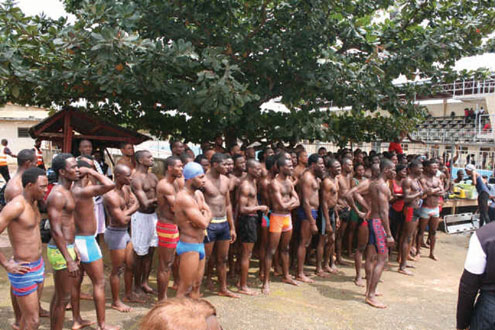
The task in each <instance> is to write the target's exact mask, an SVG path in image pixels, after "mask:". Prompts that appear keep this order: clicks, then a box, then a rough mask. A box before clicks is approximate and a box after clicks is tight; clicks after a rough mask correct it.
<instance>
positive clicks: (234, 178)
mask: <svg viewBox="0 0 495 330" xmlns="http://www.w3.org/2000/svg"><path fill="white" fill-rule="evenodd" d="M232 158H233V169H232V172H231V173H229V175H228V177H229V180H230V188H229V190H230V201H231V204H232V206H233V207H232V212H233V214H234V226H235V228H237V229H238V221H239V217H238V215H239V205H238V203H237V195H238V191H239V185H240V183H241V180H242V179H243V178H244V177H245V175H246V158H245V157H244V156H243V155H240V154H235V155H233V156H232ZM229 163H230V162H229ZM240 254H241V250H240V243H239V242H238V241H237V242H234V244H232V246H231V247H230V249H229V273H228V277H229V278H234V277H235V276H236V274H239V271H240ZM234 257H235V259H236V263H234ZM210 273H211V272H210Z"/></svg>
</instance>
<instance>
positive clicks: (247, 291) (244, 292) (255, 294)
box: [239, 286, 259, 296]
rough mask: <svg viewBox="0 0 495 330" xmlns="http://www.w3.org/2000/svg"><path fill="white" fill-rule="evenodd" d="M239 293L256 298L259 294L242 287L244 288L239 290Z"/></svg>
mask: <svg viewBox="0 0 495 330" xmlns="http://www.w3.org/2000/svg"><path fill="white" fill-rule="evenodd" d="M239 293H242V294H245V295H248V296H257V295H258V294H259V293H258V292H255V291H253V290H251V289H250V288H248V287H247V286H246V287H244V288H239Z"/></svg>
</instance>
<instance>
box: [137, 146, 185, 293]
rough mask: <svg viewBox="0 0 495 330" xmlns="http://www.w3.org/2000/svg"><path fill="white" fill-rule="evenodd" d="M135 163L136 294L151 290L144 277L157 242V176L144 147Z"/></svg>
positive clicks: (149, 268)
mask: <svg viewBox="0 0 495 330" xmlns="http://www.w3.org/2000/svg"><path fill="white" fill-rule="evenodd" d="M179 143H180V142H179ZM181 144H182V143H181ZM172 146H174V144H172ZM136 165H137V166H136V172H134V174H133V176H132V181H131V188H132V192H133V193H134V195H136V197H137V199H138V201H139V210H138V211H137V212H135V213H134V214H133V215H132V217H131V242H132V246H133V248H134V253H135V264H134V290H135V292H136V293H138V294H141V293H143V292H145V293H149V294H151V293H153V289H152V288H151V287H150V286H149V284H148V278H149V276H150V272H151V263H152V261H153V252H154V248H155V247H157V246H158V236H157V233H156V224H157V222H158V220H157V215H156V213H155V209H156V206H157V198H156V185H157V184H158V178H157V177H156V175H155V174H153V173H150V172H149V169H150V168H151V167H153V155H152V154H151V152H149V151H148V150H140V151H138V152H136Z"/></svg>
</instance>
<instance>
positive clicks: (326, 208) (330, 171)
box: [316, 158, 342, 274]
mask: <svg viewBox="0 0 495 330" xmlns="http://www.w3.org/2000/svg"><path fill="white" fill-rule="evenodd" d="M325 167H326V168H327V175H326V176H325V178H324V179H323V181H322V183H321V187H320V198H321V200H320V209H321V213H322V216H323V217H324V219H325V229H326V230H325V232H326V235H325V236H326V241H325V240H319V241H318V246H317V248H316V260H317V263H316V273H317V274H318V273H321V272H328V273H336V272H337V268H336V267H335V264H334V262H333V253H334V250H335V245H334V243H335V229H336V228H337V227H338V223H337V222H338V221H337V219H336V218H337V214H336V213H337V212H336V211H335V207H336V206H337V202H338V200H339V182H338V179H337V176H338V175H340V172H341V170H342V169H341V167H340V163H339V161H338V160H336V159H335V158H327V159H326V161H325ZM322 257H323V259H324V260H323V266H322V264H321V260H322ZM318 261H319V262H318Z"/></svg>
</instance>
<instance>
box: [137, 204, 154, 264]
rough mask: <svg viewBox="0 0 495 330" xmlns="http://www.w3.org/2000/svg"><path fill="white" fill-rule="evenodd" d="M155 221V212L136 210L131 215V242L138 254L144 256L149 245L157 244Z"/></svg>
mask: <svg viewBox="0 0 495 330" xmlns="http://www.w3.org/2000/svg"><path fill="white" fill-rule="evenodd" d="M157 222H158V218H157V216H156V213H151V214H146V213H141V212H136V213H134V214H133V215H132V216H131V242H132V245H133V248H134V251H135V252H136V254H137V255H138V256H145V255H147V254H148V250H149V248H150V247H157V246H158V235H157V234H156V223H157Z"/></svg>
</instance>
